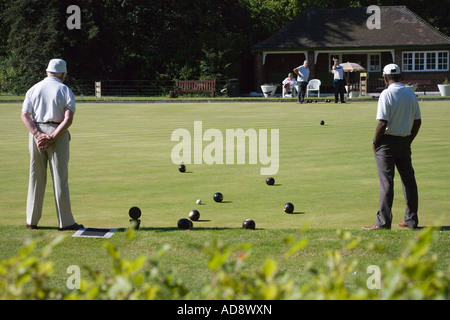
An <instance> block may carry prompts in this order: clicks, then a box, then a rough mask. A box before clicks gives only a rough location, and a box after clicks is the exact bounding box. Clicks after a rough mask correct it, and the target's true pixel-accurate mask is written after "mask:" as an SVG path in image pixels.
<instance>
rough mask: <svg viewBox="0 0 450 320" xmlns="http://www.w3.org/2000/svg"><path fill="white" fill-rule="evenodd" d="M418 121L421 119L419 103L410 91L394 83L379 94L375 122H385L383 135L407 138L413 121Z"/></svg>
mask: <svg viewBox="0 0 450 320" xmlns="http://www.w3.org/2000/svg"><path fill="white" fill-rule="evenodd" d="M419 119H421V114H420V108H419V101H418V100H417V98H416V95H415V93H414V92H413V91H412V90H411V89H409V88H407V87H405V86H404V85H403V84H402V83H400V82H396V83H393V84H391V85H390V86H389V87H388V88H387V89H385V90H384V91H383V92H381V94H380V99H379V100H378V109H377V120H386V121H387V127H386V131H385V132H384V133H385V134H389V135H392V136H401V137H406V136H409V135H411V128H412V126H413V123H414V120H419Z"/></svg>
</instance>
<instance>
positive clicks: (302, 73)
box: [297, 65, 309, 82]
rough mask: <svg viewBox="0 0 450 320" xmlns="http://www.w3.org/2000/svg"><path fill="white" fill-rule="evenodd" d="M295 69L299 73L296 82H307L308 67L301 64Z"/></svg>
mask: <svg viewBox="0 0 450 320" xmlns="http://www.w3.org/2000/svg"><path fill="white" fill-rule="evenodd" d="M297 71H298V73H299V75H298V76H297V81H298V82H308V78H309V68H308V67H305V66H304V65H301V66H299V67H297Z"/></svg>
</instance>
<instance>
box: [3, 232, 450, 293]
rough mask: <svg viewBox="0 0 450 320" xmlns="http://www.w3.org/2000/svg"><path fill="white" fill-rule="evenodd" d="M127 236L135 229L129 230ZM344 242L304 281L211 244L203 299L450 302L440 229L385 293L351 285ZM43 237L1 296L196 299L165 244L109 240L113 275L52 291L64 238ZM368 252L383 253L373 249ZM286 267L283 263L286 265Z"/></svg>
mask: <svg viewBox="0 0 450 320" xmlns="http://www.w3.org/2000/svg"><path fill="white" fill-rule="evenodd" d="M127 232H128V233H127V239H130V238H132V236H133V231H132V230H129V231H127ZM338 235H339V238H340V239H341V241H342V248H341V249H340V250H330V251H328V252H327V253H326V257H325V258H326V267H325V269H323V270H322V269H316V268H315V267H314V266H311V265H308V266H307V268H306V270H305V271H306V272H308V273H309V274H310V275H312V280H311V281H309V282H308V283H307V284H305V285H302V286H301V285H299V284H297V283H296V282H295V281H294V280H293V279H292V278H291V277H290V276H289V274H288V273H286V272H283V271H281V270H280V269H279V267H278V264H279V263H280V262H277V261H275V260H274V259H271V258H268V259H266V260H265V262H264V263H263V264H262V265H261V266H260V267H259V268H257V269H256V270H255V271H248V268H247V267H248V266H247V265H246V260H247V258H248V257H249V255H250V252H251V250H250V249H251V245H250V244H240V245H236V246H229V245H228V244H226V243H224V242H221V241H219V240H217V239H216V240H212V241H210V242H209V243H207V244H206V245H205V246H204V248H203V251H204V252H205V253H206V254H207V257H208V259H207V268H208V269H209V270H210V271H211V272H212V273H213V276H212V278H211V280H210V281H205V283H204V285H203V288H204V289H203V291H202V294H201V297H200V299H221V300H222V299H235V300H237V299H239V300H242V299H251V300H274V299H281V300H288V299H333V300H334V299H449V298H450V295H449V284H450V278H449V275H448V273H443V272H440V271H436V268H435V266H436V263H437V257H436V255H430V254H429V250H430V246H431V244H432V240H433V236H434V231H433V230H432V229H431V228H427V229H425V230H423V231H421V232H419V233H418V236H417V237H416V239H415V240H414V241H411V242H410V243H409V244H408V245H407V246H406V248H405V249H404V250H403V254H402V255H401V256H400V257H399V258H398V259H396V260H393V261H389V262H388V263H387V265H386V266H384V268H383V273H382V274H381V286H380V288H379V289H370V288H369V287H368V286H367V285H364V284H363V285H361V286H359V287H358V288H357V289H354V288H350V287H349V286H348V285H346V284H345V281H346V279H347V278H348V276H349V275H351V274H353V273H354V272H355V270H356V267H357V266H358V260H357V259H354V260H352V261H346V260H349V259H344V258H343V257H345V256H346V255H347V253H349V252H350V251H352V250H353V249H354V248H356V247H358V246H360V242H359V239H358V238H356V239H354V238H353V237H352V235H351V233H350V232H349V231H338ZM38 240H39V239H38V238H36V237H34V238H31V239H30V240H29V241H27V243H26V245H25V246H24V247H23V248H22V249H21V250H20V251H19V252H18V254H17V255H16V256H14V257H12V258H10V259H2V260H0V299H2V300H5V299H83V300H103V299H105V300H106V299H114V300H115V299H164V300H169V299H190V298H192V296H191V294H190V292H189V290H188V289H187V288H186V286H185V285H184V284H183V283H182V281H180V280H177V279H175V277H174V276H173V274H172V273H171V272H170V271H167V270H163V269H162V268H161V267H160V266H159V260H160V257H161V256H162V255H164V253H165V252H166V251H167V250H168V248H169V246H167V245H166V246H163V248H162V249H161V250H159V251H158V252H157V253H156V254H154V255H153V256H150V257H147V256H141V257H138V258H137V259H135V260H127V259H124V258H122V257H121V255H120V252H119V251H118V250H117V248H116V247H115V246H114V245H113V244H112V243H110V242H105V247H106V250H107V251H108V253H109V256H110V257H111V259H112V272H111V274H110V275H106V274H103V273H100V272H97V271H93V270H90V269H89V268H85V269H86V271H87V275H86V272H85V273H83V278H82V279H81V281H80V287H79V289H72V290H69V289H66V290H56V289H53V288H51V287H48V283H50V281H49V280H50V277H51V276H52V274H53V263H52V261H49V259H48V257H49V254H50V252H51V250H52V248H53V247H54V246H55V245H57V244H58V243H60V242H61V240H62V237H58V238H56V239H55V240H54V241H52V242H51V243H50V244H49V245H47V246H45V247H44V248H43V249H41V250H39V251H38V250H36V245H37V242H38ZM285 243H286V244H287V249H286V252H285V253H284V256H283V258H282V260H283V259H284V260H287V259H290V257H291V256H292V255H294V254H295V253H296V252H298V251H299V250H302V249H303V248H304V247H306V246H307V244H308V241H307V239H306V238H300V239H294V238H293V237H288V238H286V239H285ZM368 250H380V248H379V246H377V245H375V244H373V243H372V244H370V245H369V248H368ZM281 263H282V261H281Z"/></svg>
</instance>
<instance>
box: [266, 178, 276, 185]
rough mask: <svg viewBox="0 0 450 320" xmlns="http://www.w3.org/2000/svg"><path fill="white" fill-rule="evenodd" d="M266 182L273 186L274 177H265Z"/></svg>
mask: <svg viewBox="0 0 450 320" xmlns="http://www.w3.org/2000/svg"><path fill="white" fill-rule="evenodd" d="M266 183H267V185H269V186H273V184H274V183H275V179H274V178H272V177H269V178H267V179H266Z"/></svg>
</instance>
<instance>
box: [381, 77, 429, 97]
mask: <svg viewBox="0 0 450 320" xmlns="http://www.w3.org/2000/svg"><path fill="white" fill-rule="evenodd" d="M377 80H378V81H379V82H377V88H376V91H383V90H384V89H386V87H385V86H381V85H380V84H381V83H383V85H384V78H378V79H377ZM400 82H401V83H403V84H405V85H406V84H409V83H411V84H417V88H422V89H423V94H424V95H427V92H426V86H429V85H431V84H432V83H431V80H409V81H400Z"/></svg>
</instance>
